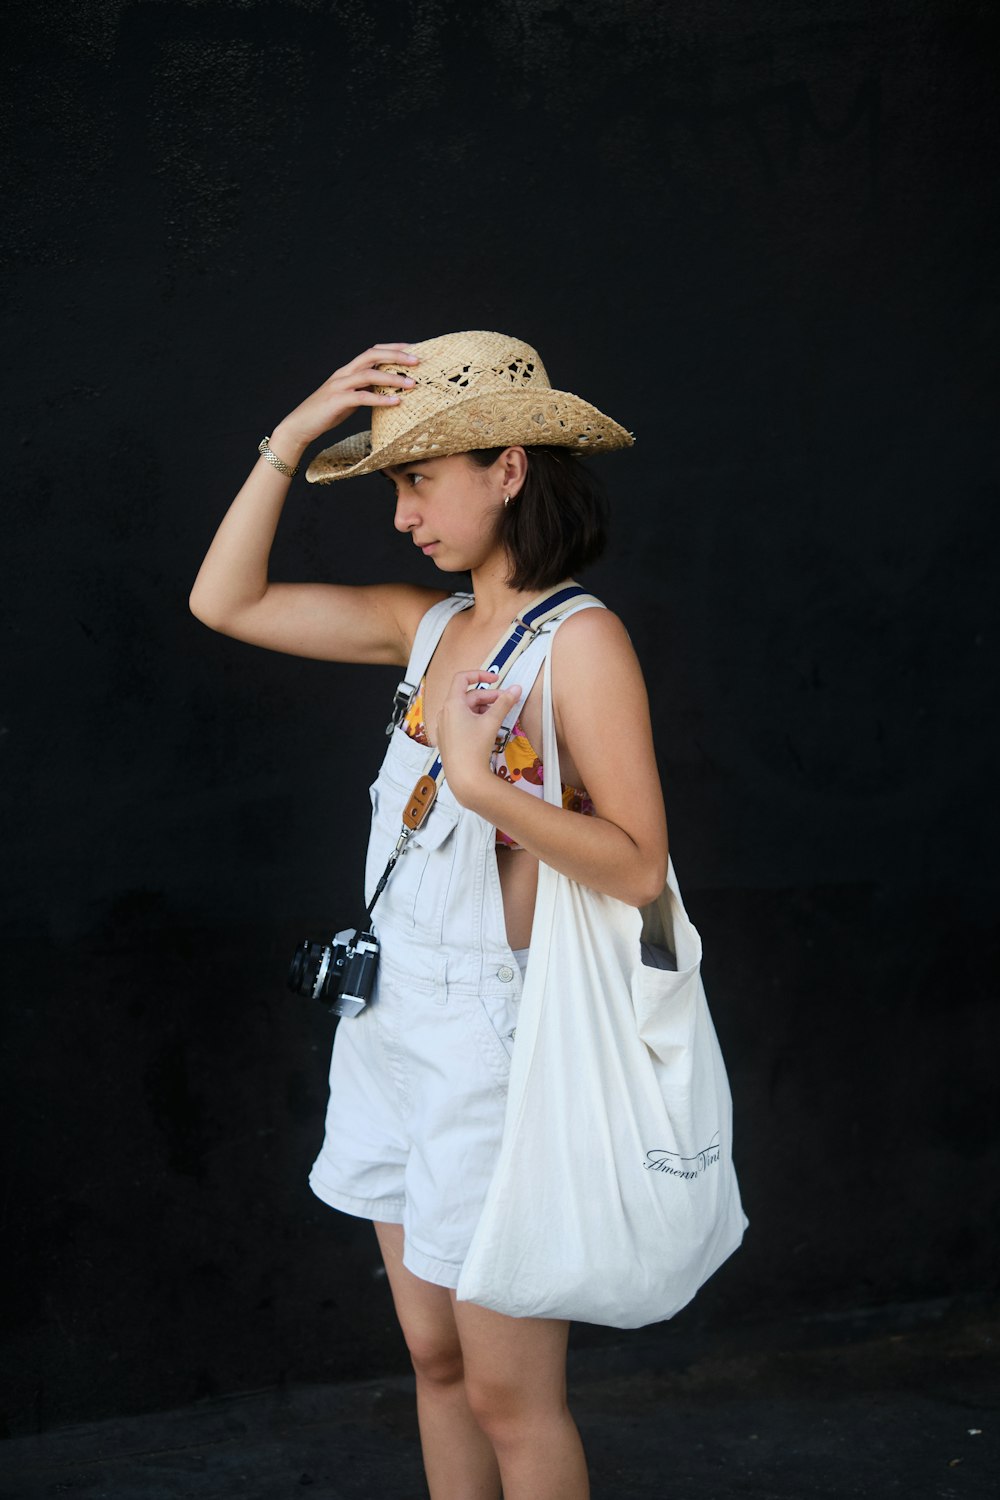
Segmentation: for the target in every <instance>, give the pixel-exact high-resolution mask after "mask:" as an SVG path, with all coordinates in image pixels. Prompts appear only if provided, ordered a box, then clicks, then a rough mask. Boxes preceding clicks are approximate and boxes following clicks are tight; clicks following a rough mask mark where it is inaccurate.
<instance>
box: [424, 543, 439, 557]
mask: <svg viewBox="0 0 1000 1500" xmlns="http://www.w3.org/2000/svg"><path fill="white" fill-rule="evenodd" d="M436 546H437V542H425V543H424V545H423V546H422V547H421V549H420V550H421V552H423V553H424V554H425V555H426V554H427V553H428V552H429V551H430V550H431V548H432V547H436Z"/></svg>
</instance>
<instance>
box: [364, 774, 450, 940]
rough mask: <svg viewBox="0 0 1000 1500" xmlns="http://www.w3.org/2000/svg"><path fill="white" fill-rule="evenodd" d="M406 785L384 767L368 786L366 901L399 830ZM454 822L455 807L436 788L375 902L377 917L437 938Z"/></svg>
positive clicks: (370, 895) (377, 879)
mask: <svg viewBox="0 0 1000 1500" xmlns="http://www.w3.org/2000/svg"><path fill="white" fill-rule="evenodd" d="M411 790H412V788H411V787H409V786H401V785H400V784H399V783H398V782H396V781H393V780H392V779H391V778H390V777H388V776H387V775H385V773H384V772H380V774H379V776H378V778H377V779H376V780H375V781H374V782H373V783H372V785H371V787H370V788H369V793H370V795H371V802H372V823H371V833H370V836H369V839H368V855H367V858H366V861H365V901H366V903H367V902H369V901H371V899H372V896H373V895H374V893H375V887H376V885H377V884H378V882H379V880H380V879H381V877H382V872H383V871H384V869H385V866H386V862H387V861H388V859H389V856H390V854H391V853H392V851H393V849H394V848H395V846H396V841H397V839H398V838H399V835H400V832H401V831H402V826H403V823H402V813H403V807H404V806H405V804H406V801H407V798H408V797H409V794H410V791H411ZM457 824H458V808H457V807H452V806H450V805H449V804H448V803H447V802H446V801H445V800H443V799H442V796H441V794H440V793H439V794H438V796H437V797H436V798H435V801H434V805H433V806H432V807H431V810H430V812H429V813H428V814H427V816H426V817H425V818H424V821H423V823H422V824H421V825H420V827H419V828H418V829H417V830H416V832H415V833H413V834H411V836H410V838H409V840H408V842H407V844H406V847H405V849H404V851H403V853H402V854H401V855H400V857H399V859H398V860H397V861H396V864H395V867H394V868H393V871H392V874H391V875H390V876H389V880H388V883H387V885H386V887H385V889H384V890H383V892H382V894H381V896H380V897H379V898H378V902H377V904H376V906H375V913H374V915H375V920H376V922H377V921H378V920H379V918H382V919H383V920H384V921H386V922H391V923H392V925H393V926H395V927H402V928H404V929H406V930H414V929H417V928H419V929H420V931H421V933H422V934H424V936H425V937H426V938H428V939H430V940H432V941H434V940H437V941H439V940H440V937H441V930H442V925H443V919H444V904H445V898H446V896H447V893H448V887H449V885H450V881H451V868H452V865H453V863H454V859H455V840H454V838H452V835H453V834H454V832H455V828H456V826H457Z"/></svg>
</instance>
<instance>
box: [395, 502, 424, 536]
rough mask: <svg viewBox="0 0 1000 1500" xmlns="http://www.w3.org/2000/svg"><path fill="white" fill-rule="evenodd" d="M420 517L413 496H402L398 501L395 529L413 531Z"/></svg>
mask: <svg viewBox="0 0 1000 1500" xmlns="http://www.w3.org/2000/svg"><path fill="white" fill-rule="evenodd" d="M418 520H419V516H418V514H417V508H416V506H415V505H414V503H413V497H412V496H411V495H400V496H399V497H398V498H397V500H396V516H395V522H394V524H395V527H396V530H397V531H413V530H414V528H415V527H416V525H417V522H418Z"/></svg>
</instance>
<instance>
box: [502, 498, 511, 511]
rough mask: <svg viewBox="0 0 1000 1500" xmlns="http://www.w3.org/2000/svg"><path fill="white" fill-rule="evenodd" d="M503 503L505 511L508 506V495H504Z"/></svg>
mask: <svg viewBox="0 0 1000 1500" xmlns="http://www.w3.org/2000/svg"><path fill="white" fill-rule="evenodd" d="M503 503H504V509H505V510H506V508H507V506H508V505H509V504H510V496H509V495H504V497H503Z"/></svg>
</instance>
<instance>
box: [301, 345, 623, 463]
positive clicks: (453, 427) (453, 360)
mask: <svg viewBox="0 0 1000 1500" xmlns="http://www.w3.org/2000/svg"><path fill="white" fill-rule="evenodd" d="M412 350H413V353H414V354H417V355H419V357H420V363H419V364H418V365H398V364H392V363H386V364H380V365H379V366H378V368H379V369H380V370H395V371H398V372H400V373H402V374H405V375H410V376H412V377H413V380H414V381H415V382H416V384H415V385H413V386H412V387H411V388H410V389H409V390H406V391H404V392H403V393H402V400H401V401H400V402H399V404H398V405H396V406H375V407H372V425H371V431H370V432H359V433H356V434H355V435H354V436H353V437H349V438H344V439H343V440H342V441H341V442H339V443H334V445H333V447H332V448H324V449H323V451H322V453H318V454H317V455H316V457H315V458H314V459H313V461H312V463H311V464H310V465H309V467H308V469H307V470H306V478H307V479H308V480H309V481H310V482H311V483H313V484H332V483H333V482H334V480H335V479H350V478H352V477H353V476H354V475H355V474H371V473H372V472H373V471H374V470H376V469H385V468H388V467H389V466H390V465H395V464H405V463H412V462H413V461H414V460H416V459H421V458H425V459H426V458H443V457H444V456H445V455H446V454H448V453H467V452H468V451H469V449H470V448H505V447H507V446H508V445H509V444H513V443H517V444H521V445H523V446H525V447H527V446H529V445H538V444H542V443H545V444H550V445H553V446H557V447H561V448H573V449H575V450H576V451H577V452H579V453H584V452H602V451H605V450H608V449H611V448H628V447H630V446H631V444H632V443H634V441H635V438H634V437H633V435H632V433H630V432H628V431H627V430H626V429H625V428H624V427H621V426H620V425H619V424H618V423H617V422H614V421H612V419H611V418H610V417H606V416H605V415H604V413H603V412H600V411H598V410H597V407H596V406H591V405H590V403H589V402H588V401H582V400H581V399H580V397H579V396H573V395H571V394H570V392H569V391H554V390H553V389H552V387H551V385H550V384H549V377H548V376H547V375H546V373H545V366H544V365H543V364H542V361H541V360H540V359H539V357H538V354H537V352H536V350H534V349H532V347H531V345H530V344H525V343H522V341H521V340H520V339H514V338H510V337H508V336H507V334H504V333H484V332H481V331H476V332H472V333H446V334H442V336H441V337H440V338H436V339H425V340H424V342H423V343H422V344H414V345H413V346H412ZM375 389H376V390H385V391H391V392H393V393H394V392H395V391H396V387H395V386H385V387H382V386H376V387H375Z"/></svg>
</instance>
